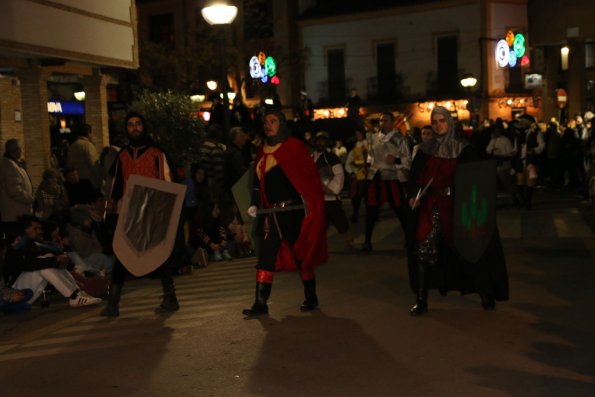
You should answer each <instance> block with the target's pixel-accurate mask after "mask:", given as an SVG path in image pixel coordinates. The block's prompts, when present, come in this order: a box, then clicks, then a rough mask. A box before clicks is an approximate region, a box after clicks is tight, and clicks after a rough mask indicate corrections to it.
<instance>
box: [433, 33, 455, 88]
mask: <svg viewBox="0 0 595 397" xmlns="http://www.w3.org/2000/svg"><path fill="white" fill-rule="evenodd" d="M436 44H437V49H438V52H437V59H438V81H437V88H438V94H439V95H441V96H455V95H456V94H457V93H458V92H459V89H460V88H459V62H458V47H457V36H444V37H438V38H437V40H436Z"/></svg>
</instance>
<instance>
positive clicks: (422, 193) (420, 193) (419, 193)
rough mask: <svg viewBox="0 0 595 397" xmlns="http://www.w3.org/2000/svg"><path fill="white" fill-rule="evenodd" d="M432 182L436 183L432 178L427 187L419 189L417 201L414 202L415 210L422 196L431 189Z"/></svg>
mask: <svg viewBox="0 0 595 397" xmlns="http://www.w3.org/2000/svg"><path fill="white" fill-rule="evenodd" d="M432 182H434V178H430V180H429V181H428V183H427V184H426V186H424V188H423V189H422V188H421V187H420V188H419V191H418V192H417V195H416V196H415V201H413V208H415V204H417V202H418V201H419V199H420V198H421V196H423V195H424V193H425V192H426V190H428V188H429V187H430V185H431V184H432Z"/></svg>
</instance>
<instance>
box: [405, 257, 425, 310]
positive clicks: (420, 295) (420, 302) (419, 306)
mask: <svg viewBox="0 0 595 397" xmlns="http://www.w3.org/2000/svg"><path fill="white" fill-rule="evenodd" d="M426 266H427V265H426V264H425V263H424V262H423V261H419V281H418V286H417V299H416V301H415V305H414V306H413V307H412V308H411V309H410V310H409V313H410V314H411V315H412V316H421V315H422V314H424V313H426V312H427V311H428V284H427V275H426Z"/></svg>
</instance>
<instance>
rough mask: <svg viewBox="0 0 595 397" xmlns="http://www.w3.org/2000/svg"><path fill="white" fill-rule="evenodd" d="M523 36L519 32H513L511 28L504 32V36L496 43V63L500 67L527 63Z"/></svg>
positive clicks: (525, 64) (527, 58)
mask: <svg viewBox="0 0 595 397" xmlns="http://www.w3.org/2000/svg"><path fill="white" fill-rule="evenodd" d="M525 41H526V39H525V36H523V34H521V33H517V34H515V33H514V32H513V31H512V30H509V31H508V32H506V37H505V38H504V39H502V40H500V41H498V44H496V63H497V64H498V66H500V67H501V68H505V67H511V68H514V67H515V66H517V65H521V66H527V65H529V57H528V56H527V55H525V53H526V51H527V48H526V47H525Z"/></svg>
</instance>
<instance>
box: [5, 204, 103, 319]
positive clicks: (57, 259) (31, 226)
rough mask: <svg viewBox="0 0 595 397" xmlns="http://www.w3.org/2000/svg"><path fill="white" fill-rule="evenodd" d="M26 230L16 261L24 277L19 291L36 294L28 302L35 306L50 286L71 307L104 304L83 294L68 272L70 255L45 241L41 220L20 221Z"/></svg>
mask: <svg viewBox="0 0 595 397" xmlns="http://www.w3.org/2000/svg"><path fill="white" fill-rule="evenodd" d="M19 222H21V224H22V226H23V229H24V231H25V233H24V235H23V237H22V239H21V240H20V241H18V242H17V243H15V246H14V248H15V251H16V255H15V258H18V259H19V263H20V265H21V271H22V272H21V274H20V275H19V277H18V278H17V279H16V281H15V282H14V284H13V286H12V287H13V288H16V289H30V290H32V291H33V295H32V297H31V299H29V301H28V303H33V302H35V300H36V299H37V298H39V296H40V295H41V293H42V292H43V290H44V289H45V287H46V286H47V284H48V283H49V284H52V285H53V286H54V287H55V288H56V290H57V291H58V292H60V293H61V294H62V295H63V296H64V297H66V298H68V299H69V305H70V306H71V307H79V306H89V305H96V304H99V303H101V299H99V298H94V297H92V296H89V295H87V294H86V293H85V292H84V291H81V290H80V289H79V288H78V286H77V283H76V281H75V280H74V278H73V277H72V275H71V274H70V273H69V272H68V270H66V267H67V265H68V263H69V260H68V254H67V253H65V252H64V251H63V249H61V247H58V246H56V245H54V244H52V243H50V242H45V241H43V231H42V228H41V222H40V221H39V219H37V218H35V217H33V216H30V215H23V216H22V217H21V218H19Z"/></svg>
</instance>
